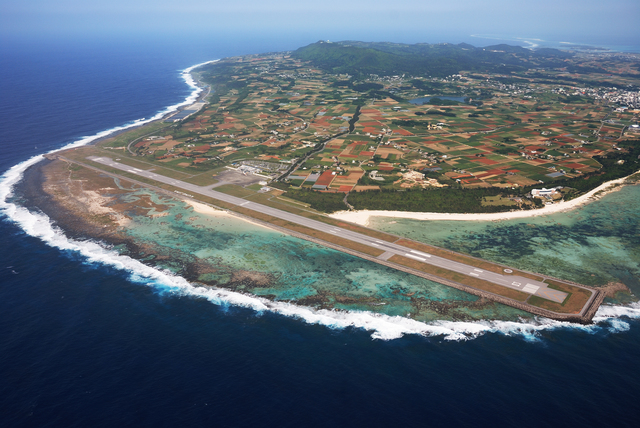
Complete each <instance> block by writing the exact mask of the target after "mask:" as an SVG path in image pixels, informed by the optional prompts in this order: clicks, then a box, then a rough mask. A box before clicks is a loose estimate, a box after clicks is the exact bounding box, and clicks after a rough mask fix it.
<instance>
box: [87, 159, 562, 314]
mask: <svg viewBox="0 0 640 428" xmlns="http://www.w3.org/2000/svg"><path fill="white" fill-rule="evenodd" d="M88 159H90V160H92V161H94V162H98V163H101V164H103V165H108V166H110V167H112V168H116V169H119V170H121V171H126V172H129V173H132V174H136V175H139V176H141V177H146V178H149V179H152V180H155V181H159V182H161V183H165V184H169V185H172V186H174V187H178V188H180V189H182V190H184V194H185V195H186V196H194V194H198V195H204V196H209V197H211V198H214V199H218V200H220V201H224V202H227V203H230V204H233V205H236V206H241V207H244V208H249V209H252V210H254V211H258V212H261V213H264V214H268V215H270V216H273V217H277V218H281V219H283V220H287V221H290V222H292V223H296V224H300V225H302V226H306V227H308V228H311V229H315V230H318V231H321V232H325V233H330V234H332V235H336V236H339V237H340V238H345V239H348V240H350V241H354V242H358V243H360V244H364V245H367V246H369V247H373V248H378V249H379V250H383V251H385V254H382V255H381V256H380V258H383V259H387V258H389V257H390V256H391V255H392V254H398V255H400V256H404V257H408V258H411V259H414V260H417V261H419V262H422V263H426V264H430V265H434V266H438V267H441V268H445V269H448V270H451V271H454V272H458V273H461V274H464V275H468V276H472V277H475V278H480V279H484V280H486V281H489V282H492V283H494V284H498V285H502V286H504V287H508V288H512V289H514V290H519V291H523V292H525V293H528V294H534V295H536V296H540V297H542V298H544V299H548V300H551V301H554V302H563V301H564V299H565V298H566V297H567V293H564V292H562V291H558V290H553V289H550V288H549V287H548V285H547V284H545V283H543V282H540V281H534V280H531V279H528V278H525V277H522V276H518V275H501V274H498V273H494V272H489V271H486V270H482V269H478V268H475V267H473V266H469V265H466V264H464V263H460V262H456V261H453V260H449V259H446V258H443V257H439V256H436V255H433V254H427V253H424V252H421V251H417V250H412V249H410V248H407V247H404V246H402V245H398V244H395V243H392V242H386V241H381V240H379V239H376V238H373V237H371V236H367V235H364V234H362V233H358V232H354V231H351V230H347V229H343V228H340V227H336V226H332V225H330V224H327V223H323V222H321V221H317V220H312V219H309V218H306V217H302V216H299V215H297V214H292V213H290V212H287V211H282V210H279V209H277V208H272V207H268V206H266V205H262V204H258V203H256V202H251V201H247V200H246V199H242V198H238V197H236V196H231V195H227V194H225V193H221V192H217V191H215V190H212V188H213V187H216V186H218V185H220V184H223V183H218V184H216V185H210V186H197V185H195V184H190V183H186V182H184V181H180V180H176V179H174V178H170V177H166V176H164V175H159V174H156V173H154V172H152V171H145V170H142V169H139V168H134V167H131V166H128V165H124V164H122V163H119V162H116V161H114V160H112V159H110V158H107V157H96V156H90V157H89V158H88Z"/></svg>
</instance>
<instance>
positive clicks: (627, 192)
mask: <svg viewBox="0 0 640 428" xmlns="http://www.w3.org/2000/svg"><path fill="white" fill-rule="evenodd" d="M639 216H640V185H632V186H626V187H624V188H622V189H620V190H618V191H616V192H613V193H610V194H608V195H606V196H604V197H603V198H602V199H600V200H598V201H595V202H592V203H590V204H587V205H584V206H582V207H580V208H577V209H575V210H573V211H570V212H566V213H558V214H552V215H545V216H540V217H531V218H528V219H518V220H505V221H498V222H486V221H485V222H479V221H419V220H407V219H389V218H385V217H374V218H372V219H371V221H370V225H371V227H372V228H375V229H379V230H382V231H385V232H390V233H395V234H398V235H401V236H405V237H408V238H412V239H415V240H418V241H422V242H426V243H429V244H432V245H437V246H441V247H445V248H449V249H451V250H455V251H460V252H463V253H467V254H471V255H473V256H476V257H481V258H485V259H488V260H492V261H495V262H498V263H503V264H506V265H510V266H513V267H516V268H518V269H524V270H529V271H533V272H539V273H543V274H547V275H552V276H555V277H558V278H562V279H567V280H572V281H576V282H580V283H583V284H588V285H604V284H607V283H609V282H612V281H615V282H622V283H624V284H625V285H627V286H628V287H629V288H630V289H631V290H632V292H633V293H634V294H635V295H640V222H639V220H640V219H639Z"/></svg>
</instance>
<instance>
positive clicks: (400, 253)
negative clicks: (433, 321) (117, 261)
mask: <svg viewBox="0 0 640 428" xmlns="http://www.w3.org/2000/svg"><path fill="white" fill-rule="evenodd" d="M64 159H65V160H67V161H71V160H70V159H68V158H64ZM86 161H88V163H90V164H91V165H88V164H84V163H80V162H78V160H75V161H73V162H76V163H80V164H81V165H84V166H88V167H91V168H94V169H95V168H96V166H98V169H103V170H104V171H106V172H108V173H110V174H112V175H114V172H116V174H115V175H118V173H120V174H125V175H124V176H123V177H120V178H125V179H129V180H131V177H138V178H139V179H142V180H144V182H142V183H141V184H143V185H147V186H149V187H155V186H154V184H155V185H160V186H161V187H162V188H163V189H164V190H165V191H166V190H169V191H170V192H172V193H173V194H174V195H175V196H178V197H183V198H184V197H186V198H191V199H195V200H198V201H201V202H207V203H212V204H214V205H216V206H219V207H223V208H226V209H228V210H230V211H232V212H234V213H239V214H241V215H242V216H244V217H249V218H250V219H252V220H253V221H256V222H258V223H261V224H265V225H267V226H268V227H272V228H275V229H278V230H280V231H284V232H285V233H288V234H290V235H294V236H298V237H301V238H303V239H307V240H310V241H313V242H316V243H319V244H322V245H325V246H328V247H331V248H335V249H338V250H340V251H343V252H346V253H349V254H353V255H356V256H359V257H362V258H365V259H367V260H371V261H374V262H376V263H379V264H383V265H385V266H389V267H393V268H395V269H398V270H402V271H405V272H409V273H412V274H414V275H417V276H421V277H424V278H427V279H430V280H433V281H436V282H439V283H442V284H445V285H448V286H452V287H454V288H457V289H460V290H463V291H467V292H469V293H472V294H475V295H479V296H482V297H486V298H488V299H490V300H493V301H497V302H500V303H503V304H507V305H509V306H513V307H516V308H519V309H523V310H525V311H528V312H531V313H534V314H538V315H543V316H545V317H549V318H553V319H559V320H570V321H578V322H589V321H590V320H591V318H592V317H593V315H594V313H595V311H596V310H597V308H598V307H599V305H600V303H601V302H602V299H603V298H604V294H603V293H601V292H600V291H598V290H596V289H592V288H590V287H586V286H584V285H580V284H574V283H570V282H567V281H561V280H558V279H555V278H548V277H545V276H542V275H537V274H531V273H529V272H523V271H517V270H515V269H510V268H508V267H506V266H501V265H498V264H495V263H491V262H488V261H484V260H481V259H476V258H473V257H469V256H465V255H462V254H457V253H453V252H450V251H447V250H443V249H439V248H436V247H431V246H428V245H425V244H421V243H418V242H415V241H411V240H408V239H402V238H399V237H397V236H394V235H389V234H382V233H380V232H378V231H373V230H370V229H366V228H363V227H356V228H354V227H353V226H350V225H349V224H347V223H340V222H338V223H336V222H335V220H332V219H330V218H328V217H325V218H318V217H316V218H309V217H308V216H304V215H299V214H295V213H292V212H289V211H285V210H282V209H277V208H273V207H271V206H267V205H264V204H262V203H258V202H254V201H253V200H248V199H247V197H248V196H249V195H244V197H243V196H242V192H240V196H236V195H232V194H229V191H230V190H231V191H232V192H231V193H233V188H234V187H237V186H232V185H229V184H228V183H226V182H224V181H220V182H217V183H215V184H213V185H212V184H208V185H205V186H199V185H196V184H192V183H188V182H186V181H183V180H179V179H177V178H173V177H168V176H165V175H161V174H158V173H157V172H154V169H153V168H149V169H146V170H145V169H141V168H138V167H132V166H129V165H126V164H123V163H120V162H117V161H115V160H114V159H112V158H110V157H106V156H89V157H87V158H86ZM225 186H227V187H229V186H230V187H229V189H227V190H226V191H225V192H222V191H218V190H214V189H215V188H219V189H221V190H222V189H224V188H225ZM237 189H239V190H242V188H241V187H237ZM322 220H325V221H326V222H325V221H322Z"/></svg>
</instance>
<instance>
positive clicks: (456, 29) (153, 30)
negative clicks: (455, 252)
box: [0, 0, 640, 45]
mask: <svg viewBox="0 0 640 428" xmlns="http://www.w3.org/2000/svg"><path fill="white" fill-rule="evenodd" d="M639 18H640V1H638V0H608V1H607V2H603V1H602V0H535V1H531V0H439V1H432V0H394V1H389V0H387V1H380V0H316V1H304V0H272V1H269V2H267V1H264V0H234V1H230V0H226V1H220V0H108V1H105V0H100V1H96V0H19V1H17V0H0V37H2V38H4V39H5V40H9V39H19V38H32V39H35V38H42V39H51V38H54V39H55V38H60V39H61V40H62V39H63V38H65V37H76V38H77V37H86V38H92V37H159V38H162V37H177V36H181V37H222V36H224V37H227V38H233V37H244V38H263V39H265V40H267V39H272V40H280V41H283V42H284V41H287V40H289V41H290V43H299V42H301V41H307V42H309V43H311V42H313V41H317V40H320V39H323V40H334V41H338V40H364V41H397V42H406V43H415V42H427V43H437V42H453V43H457V42H461V41H466V42H470V43H472V44H473V39H472V38H471V37H472V35H494V36H506V35H508V36H513V37H526V38H540V39H553V40H556V41H569V42H577V43H598V42H600V43H609V44H637V42H636V43H634V42H635V41H637V40H640V30H639V27H640V26H638V24H637V21H638V19H639ZM476 40H478V39H477V38H476ZM478 41H479V40H478ZM486 44H488V43H485V45H486ZM476 45H481V44H480V43H476Z"/></svg>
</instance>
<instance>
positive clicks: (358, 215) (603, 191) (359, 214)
mask: <svg viewBox="0 0 640 428" xmlns="http://www.w3.org/2000/svg"><path fill="white" fill-rule="evenodd" d="M638 173H640V171H636V172H635V173H633V174H631V175H628V176H626V177H622V178H618V179H615V180H611V181H607V182H605V183H602V184H601V185H600V186H598V187H596V188H595V189H592V190H590V191H589V192H587V193H585V194H584V195H581V196H578V197H577V198H575V199H572V200H570V201H564V202H560V203H555V204H552V205H545V206H544V207H543V208H539V209H535V210H527V211H506V212H501V213H433V212H411V211H376V210H361V211H338V212H335V213H333V214H328V216H329V217H331V218H333V219H336V220H342V221H348V222H350V223H355V224H358V225H360V226H365V227H369V225H370V220H371V217H389V218H404V219H411V220H425V221H432V220H454V221H502V220H514V219H519V218H529V217H538V216H544V215H548V214H556V213H560V212H566V211H571V210H574V209H576V208H579V207H581V206H583V205H586V204H588V203H591V202H594V201H597V200H599V199H600V198H602V197H603V196H605V195H608V194H609V193H612V192H615V191H617V190H619V189H621V188H622V187H624V186H625V185H629V184H631V183H626V181H627V179H629V177H631V176H633V175H635V174H638Z"/></svg>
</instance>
